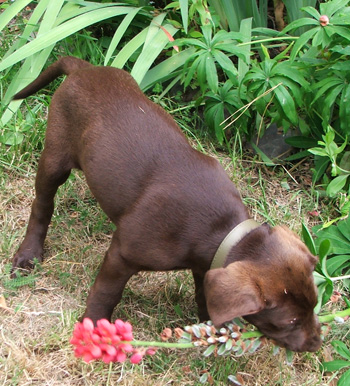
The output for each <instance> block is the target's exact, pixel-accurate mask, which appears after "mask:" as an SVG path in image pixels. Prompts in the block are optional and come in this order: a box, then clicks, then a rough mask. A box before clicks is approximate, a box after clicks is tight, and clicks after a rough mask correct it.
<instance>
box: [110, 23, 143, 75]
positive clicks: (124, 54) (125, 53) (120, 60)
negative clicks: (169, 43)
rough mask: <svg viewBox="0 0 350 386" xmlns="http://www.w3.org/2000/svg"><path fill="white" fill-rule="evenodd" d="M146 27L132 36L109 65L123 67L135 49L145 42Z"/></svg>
mask: <svg viewBox="0 0 350 386" xmlns="http://www.w3.org/2000/svg"><path fill="white" fill-rule="evenodd" d="M148 28H149V27H147V28H145V29H143V30H142V31H141V32H139V33H138V34H137V35H136V36H134V37H133V38H132V39H131V40H130V41H129V42H128V43H127V44H125V46H124V47H123V48H122V49H121V50H120V52H119V53H118V55H117V56H116V57H115V58H114V60H113V62H112V63H111V67H117V68H123V67H124V65H125V63H126V62H127V61H128V60H129V58H130V56H131V55H133V54H134V53H135V51H137V50H138V49H139V48H140V47H141V46H142V44H143V43H144V42H145V39H146V36H147V33H148Z"/></svg>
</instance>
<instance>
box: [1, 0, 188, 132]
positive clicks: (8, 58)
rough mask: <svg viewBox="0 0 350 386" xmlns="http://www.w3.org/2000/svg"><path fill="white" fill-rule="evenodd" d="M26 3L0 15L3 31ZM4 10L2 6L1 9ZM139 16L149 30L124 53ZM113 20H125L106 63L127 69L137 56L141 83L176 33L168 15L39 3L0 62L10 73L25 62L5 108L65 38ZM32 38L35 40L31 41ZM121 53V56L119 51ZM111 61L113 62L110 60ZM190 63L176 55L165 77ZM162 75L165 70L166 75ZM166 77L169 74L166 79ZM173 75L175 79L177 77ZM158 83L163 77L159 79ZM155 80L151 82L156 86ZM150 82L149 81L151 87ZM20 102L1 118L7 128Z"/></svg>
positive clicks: (70, 1)
mask: <svg viewBox="0 0 350 386" xmlns="http://www.w3.org/2000/svg"><path fill="white" fill-rule="evenodd" d="M28 3H29V1H27V0H17V1H15V2H14V3H13V4H11V5H9V6H7V8H6V9H5V10H4V12H2V13H1V14H0V31H1V30H4V29H5V28H6V27H7V25H9V23H10V21H11V20H12V19H13V17H14V16H15V15H16V14H17V13H18V12H20V11H21V10H22V9H23V8H24V7H26V6H27V5H28ZM3 7H4V6H3ZM136 15H139V17H141V18H143V20H144V22H145V23H148V24H149V25H148V27H146V28H144V29H143V30H142V31H141V32H139V33H138V34H137V35H136V36H134V38H133V39H132V40H130V41H129V42H128V43H127V44H126V45H124V46H123V48H122V49H120V48H119V45H120V42H121V40H122V38H123V37H124V34H125V32H126V31H127V29H128V27H129V26H130V25H131V23H132V22H133V20H134V18H135V16H136ZM113 17H122V18H123V19H122V22H121V23H120V25H119V26H118V28H117V29H116V31H115V34H114V36H113V38H112V40H111V42H110V45H109V47H108V49H107V52H106V57H105V64H108V63H110V64H111V65H112V66H116V67H123V66H124V65H125V63H126V62H127V61H128V60H129V59H130V58H131V57H133V58H134V60H135V56H136V61H135V62H134V64H133V66H132V69H131V74H132V75H133V76H134V78H135V79H136V80H137V82H139V83H141V82H142V80H143V79H144V77H145V76H146V74H147V72H148V70H149V69H150V67H151V66H152V64H153V63H154V61H155V60H156V58H157V57H158V56H159V54H160V53H161V52H162V51H163V49H164V48H165V46H166V45H167V44H168V42H169V40H171V39H172V36H173V35H174V34H175V33H176V32H177V28H175V27H174V26H173V25H172V24H170V23H168V22H167V21H166V19H165V17H166V14H165V13H161V14H159V15H157V16H155V17H154V16H153V15H152V13H151V9H150V8H147V9H143V8H141V7H132V6H130V5H129V4H128V3H127V2H125V4H122V3H105V2H102V3H96V2H90V1H84V0H58V1H55V2H53V1H50V0H41V1H40V2H39V3H38V5H37V6H36V8H35V9H34V11H33V13H32V15H31V17H30V19H29V20H28V23H27V24H26V26H25V28H24V30H23V32H22V34H21V36H20V37H19V38H18V39H17V40H16V41H15V42H14V44H13V45H12V46H11V47H10V49H9V50H8V51H7V52H6V54H5V55H4V57H3V59H2V60H1V62H0V71H8V70H9V69H10V68H11V67H12V66H14V65H16V64H18V63H20V62H22V64H21V66H20V68H19V69H18V71H17V73H16V74H15V75H14V76H13V80H12V82H11V84H10V86H9V88H8V90H7V92H6V93H5V96H4V98H3V100H2V105H3V107H4V106H5V105H7V104H8V103H9V101H10V99H11V97H12V95H13V94H14V93H15V92H16V91H18V90H19V89H21V88H23V87H24V86H25V85H27V84H28V83H30V81H32V80H33V79H35V78H36V77H37V76H38V75H39V73H40V72H41V71H42V69H43V67H44V66H45V64H46V62H47V61H48V58H49V56H50V54H51V52H52V50H53V48H54V47H55V46H56V45H57V44H58V43H59V42H60V41H62V40H63V39H65V38H67V37H69V36H72V35H73V34H75V33H77V32H78V31H80V30H82V29H84V28H86V27H90V26H92V25H94V24H96V23H98V22H101V21H106V20H108V19H111V18H113ZM32 36H35V37H34V38H32ZM118 48H119V51H117V49H118ZM112 59H113V60H112ZM186 60H187V56H186V53H185V54H183V53H182V54H181V55H174V57H173V67H170V66H167V67H166V69H167V74H166V75H167V76H169V73H170V74H171V73H172V72H173V71H174V70H173V69H176V68H178V67H179V66H181V65H183V64H184V62H185V61H186ZM162 75H164V70H163V72H162ZM164 76H165V75H164ZM174 76H175V75H174ZM158 79H159V78H158ZM156 81H157V79H154V77H153V79H152V82H156ZM149 82H150V81H148V83H149ZM20 104H21V101H13V102H11V103H10V104H9V106H8V107H7V108H6V109H5V110H4V113H3V115H2V117H1V123H2V125H5V124H6V123H7V122H8V121H9V120H10V119H11V118H12V117H13V115H14V114H15V113H16V111H17V110H18V108H19V106H20Z"/></svg>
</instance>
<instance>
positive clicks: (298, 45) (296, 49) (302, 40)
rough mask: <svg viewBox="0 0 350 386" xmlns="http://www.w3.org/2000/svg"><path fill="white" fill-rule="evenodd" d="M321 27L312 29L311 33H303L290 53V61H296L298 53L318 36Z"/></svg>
mask: <svg viewBox="0 0 350 386" xmlns="http://www.w3.org/2000/svg"><path fill="white" fill-rule="evenodd" d="M319 28H321V27H315V28H312V29H311V30H309V31H306V32H305V33H303V34H302V35H301V36H300V37H299V39H298V40H297V41H296V42H295V44H294V47H293V48H292V52H291V53H290V60H291V61H293V60H295V58H296V56H297V55H298V52H299V51H300V50H301V49H302V48H303V47H304V46H305V44H306V43H307V42H308V41H309V40H310V39H311V38H312V37H313V36H314V35H315V34H316V32H317V31H318V29H319Z"/></svg>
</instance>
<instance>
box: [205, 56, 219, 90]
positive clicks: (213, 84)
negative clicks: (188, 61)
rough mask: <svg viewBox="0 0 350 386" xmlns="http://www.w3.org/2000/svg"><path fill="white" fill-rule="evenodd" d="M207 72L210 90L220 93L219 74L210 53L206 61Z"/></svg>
mask: <svg viewBox="0 0 350 386" xmlns="http://www.w3.org/2000/svg"><path fill="white" fill-rule="evenodd" d="M205 72H206V77H207V81H208V86H209V88H210V89H211V90H212V91H213V92H215V93H216V92H217V91H218V84H219V80H218V74H217V72H216V66H215V61H214V58H213V56H212V55H211V54H209V53H208V54H207V57H206V61H205Z"/></svg>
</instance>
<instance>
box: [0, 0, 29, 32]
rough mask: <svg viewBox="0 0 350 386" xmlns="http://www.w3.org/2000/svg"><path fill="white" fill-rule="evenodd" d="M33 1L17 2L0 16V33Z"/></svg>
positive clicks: (23, 0)
mask: <svg viewBox="0 0 350 386" xmlns="http://www.w3.org/2000/svg"><path fill="white" fill-rule="evenodd" d="M29 3H31V0H16V1H15V2H13V3H12V4H11V5H10V6H9V7H7V8H6V9H5V10H4V11H3V12H2V13H1V14H0V31H2V30H3V29H4V28H5V27H6V26H7V24H9V22H10V21H11V20H12V19H13V18H14V17H15V16H16V15H17V14H18V13H19V12H20V11H21V10H22V9H23V8H25V7H26V6H27V5H28V4H29Z"/></svg>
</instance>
